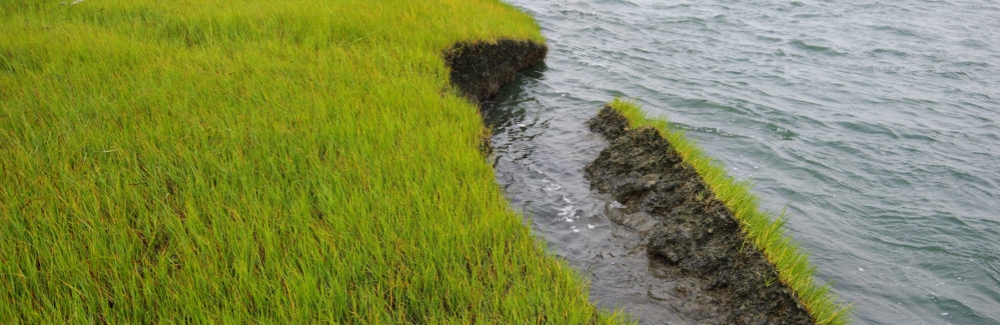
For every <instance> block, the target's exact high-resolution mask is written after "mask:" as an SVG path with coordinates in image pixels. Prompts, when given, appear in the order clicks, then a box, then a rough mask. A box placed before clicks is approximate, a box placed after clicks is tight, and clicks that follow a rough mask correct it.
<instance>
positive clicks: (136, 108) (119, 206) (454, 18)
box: [0, 0, 620, 324]
mask: <svg viewBox="0 0 1000 325" xmlns="http://www.w3.org/2000/svg"><path fill="white" fill-rule="evenodd" d="M0 17H4V18H3V19H0V31H2V32H0V35H2V37H0V170H2V171H3V172H2V173H0V323H2V324H18V323H25V324H39V323H111V324H129V323H240V324H245V323H277V324H302V323H317V322H323V323H358V324H394V323H495V324H514V323H553V324H595V323H601V324H610V323H618V322H620V317H619V316H618V315H614V314H607V313H602V312H599V311H598V310H596V309H595V307H594V306H592V305H591V304H589V303H588V298H587V293H588V290H587V288H586V287H585V285H584V281H582V280H581V278H580V277H579V276H577V275H576V274H575V273H574V272H572V271H571V270H569V269H567V267H566V266H565V265H564V264H563V263H561V262H559V261H557V260H556V259H554V258H552V257H550V256H547V255H546V254H545V253H544V249H543V248H542V247H540V245H539V244H538V243H537V242H536V241H535V238H534V237H533V236H532V235H531V234H530V232H529V230H528V229H527V227H526V226H525V225H524V224H523V223H522V218H521V216H519V215H517V214H515V213H512V212H510V211H509V209H508V206H507V203H506V200H505V199H504V197H503V195H502V194H501V192H500V191H499V189H498V187H497V186H496V184H495V183H494V177H493V172H492V170H491V169H490V167H489V166H488V164H487V163H486V162H485V160H484V159H483V157H482V156H481V154H480V153H479V151H478V150H477V146H478V145H479V144H480V141H481V139H480V135H481V133H482V125H481V121H480V117H479V116H478V114H477V110H476V108H475V107H473V106H472V105H471V104H470V103H468V102H466V101H464V100H462V99H460V98H458V97H457V96H456V95H455V93H454V92H453V90H452V88H451V86H450V85H449V82H448V80H447V75H448V71H447V69H446V68H445V66H444V64H443V59H442V56H441V53H442V52H441V51H442V50H443V49H445V48H447V47H449V46H450V45H452V44H454V43H456V42H458V41H466V40H487V41H489V40H496V39H498V38H501V37H503V38H520V39H530V40H535V41H543V40H542V38H541V36H540V35H539V34H538V26H536V25H535V23H534V22H533V21H532V20H531V19H530V17H527V16H526V15H524V14H522V13H519V12H517V11H516V10H514V9H512V8H511V7H509V6H507V5H503V4H500V3H498V2H497V1H493V0H439V1H409V0H381V1H360V0H359V1H332V2H329V1H327V2H317V1H301V0H298V1H296V0H292V1H251V0H246V1H219V0H208V1H125V0H107V1H84V2H75V3H74V4H72V5H69V4H60V2H59V1H57V0H53V1H20V0H15V1H3V2H0Z"/></svg>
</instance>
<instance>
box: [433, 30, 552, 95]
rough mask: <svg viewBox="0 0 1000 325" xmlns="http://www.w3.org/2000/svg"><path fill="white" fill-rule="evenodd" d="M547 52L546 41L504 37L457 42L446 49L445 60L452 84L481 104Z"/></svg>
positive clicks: (542, 58) (537, 61) (542, 57)
mask: <svg viewBox="0 0 1000 325" xmlns="http://www.w3.org/2000/svg"><path fill="white" fill-rule="evenodd" d="M547 53H548V47H546V46H545V45H543V44H539V43H535V42H532V41H526V40H510V39H503V40H499V41H496V42H463V43H458V44H455V45H454V46H452V47H451V48H449V49H447V50H445V51H444V59H445V64H447V65H448V66H449V67H450V68H451V73H450V76H449V77H450V78H451V83H452V84H453V85H455V86H456V87H458V89H459V91H461V93H462V95H463V96H465V97H466V98H468V99H469V100H471V101H473V102H476V103H478V102H481V101H483V100H486V99H488V98H490V97H493V96H494V95H496V94H497V92H499V91H500V87H501V86H503V85H505V84H507V83H508V82H511V81H512V80H514V76H515V75H516V74H517V71H519V70H521V69H524V68H527V67H530V66H532V65H535V64H538V63H541V62H542V60H544V59H545V55H546V54H547Z"/></svg>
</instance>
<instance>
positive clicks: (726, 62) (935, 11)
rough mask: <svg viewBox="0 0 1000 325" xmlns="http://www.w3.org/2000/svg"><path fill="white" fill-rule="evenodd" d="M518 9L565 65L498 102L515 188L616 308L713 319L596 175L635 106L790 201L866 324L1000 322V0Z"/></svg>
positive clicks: (534, 73) (781, 201) (764, 192)
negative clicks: (618, 121) (621, 215)
mask: <svg viewBox="0 0 1000 325" xmlns="http://www.w3.org/2000/svg"><path fill="white" fill-rule="evenodd" d="M509 2H510V3H511V4H513V5H515V6H517V7H519V8H521V9H522V10H524V11H526V12H528V13H529V14H531V15H533V16H534V17H535V19H536V20H537V21H538V22H539V24H540V25H541V26H542V29H543V33H544V35H545V36H546V37H547V39H548V44H549V46H550V52H549V56H548V58H547V60H546V63H545V65H544V66H541V67H537V68H535V69H534V70H531V71H527V72H525V73H523V74H522V75H520V76H519V77H518V79H517V81H516V85H515V86H513V87H508V88H507V89H506V90H505V92H504V93H502V94H501V95H500V96H499V97H498V98H497V100H496V102H494V103H492V104H490V105H488V107H487V108H486V111H485V114H484V115H485V117H486V119H487V121H488V123H489V124H490V125H491V126H492V127H493V129H494V137H493V141H494V146H495V148H496V149H495V152H496V159H497V160H496V162H495V166H496V173H497V180H498V182H499V183H500V184H501V185H502V186H503V187H504V188H505V189H506V191H507V195H508V197H509V198H510V200H511V202H512V203H513V206H514V207H516V208H517V209H521V210H522V211H523V212H524V213H525V214H526V215H527V216H528V217H529V218H530V223H531V224H532V226H533V228H534V230H535V232H536V233H537V234H538V235H539V236H540V237H542V238H544V239H545V241H546V242H548V245H549V248H550V250H551V251H552V252H553V253H554V254H556V255H558V256H560V257H562V258H565V259H566V260H567V261H569V263H570V264H572V265H573V266H575V267H577V268H578V269H580V270H581V272H582V273H583V274H584V275H585V276H586V277H587V278H588V279H589V280H590V281H591V282H592V297H593V299H594V300H595V301H596V302H598V303H599V304H600V305H602V306H605V307H608V308H622V309H623V310H625V311H626V312H628V313H629V314H631V315H633V316H634V317H636V318H637V319H638V320H639V321H640V323H643V324H665V323H670V324H686V323H695V322H694V321H693V320H691V319H688V318H686V316H683V314H684V311H685V310H686V309H685V308H688V307H689V306H687V307H686V306H684V305H683V302H682V301H679V300H677V299H676V297H672V296H671V293H670V290H671V288H672V287H671V285H672V284H670V283H669V282H668V281H666V280H664V279H659V278H657V277H656V266H655V265H651V264H650V263H649V262H648V261H647V260H646V258H645V252H644V251H642V249H641V247H637V245H636V244H637V242H638V240H637V236H636V235H635V234H634V233H632V232H630V231H629V230H628V229H625V228H624V227H620V226H618V225H616V224H614V223H612V222H610V221H608V218H607V214H608V213H614V212H615V211H616V209H617V208H616V205H615V204H614V203H613V202H609V201H608V200H609V199H608V197H606V196H603V195H600V194H597V193H593V192H591V191H590V190H589V185H588V184H587V181H586V180H585V179H584V178H583V176H582V171H581V168H582V167H583V166H584V165H585V164H587V163H588V162H590V161H591V160H593V159H594V158H595V157H596V155H597V154H598V153H599V152H600V150H601V149H603V148H604V146H606V145H607V144H606V142H604V140H602V139H601V138H600V137H599V136H597V135H595V134H591V133H590V132H589V131H588V130H586V128H585V126H583V123H584V121H586V120H587V119H589V118H590V117H592V116H594V115H595V114H596V112H597V110H598V109H599V108H600V106H601V105H602V104H603V103H604V102H607V101H609V100H610V99H612V98H613V97H615V96H622V97H625V98H634V99H636V100H637V101H638V102H639V103H640V104H642V105H644V109H645V111H646V112H647V113H648V114H650V115H653V116H664V117H667V118H669V119H670V120H671V121H672V123H673V125H674V127H676V128H680V129H683V130H685V131H686V133H687V135H688V137H690V138H692V139H693V140H695V141H696V142H697V143H699V145H700V146H701V147H702V148H703V149H704V150H705V152H706V153H707V154H708V155H709V156H712V157H714V158H716V159H718V160H719V161H721V162H723V163H724V164H725V165H726V166H727V168H728V169H729V170H730V174H731V175H732V176H734V177H736V178H738V179H749V178H752V179H753V183H754V193H755V194H757V196H759V197H760V199H761V205H762V207H763V208H764V209H766V210H770V211H779V210H781V209H782V208H783V207H785V206H787V209H788V212H789V216H788V217H789V222H788V230H789V233H790V235H791V236H793V237H794V238H795V240H797V241H798V242H800V243H801V246H802V247H803V248H804V249H805V250H806V251H808V252H811V253H812V259H811V260H812V262H813V264H814V265H815V266H816V267H817V269H818V270H817V277H818V278H819V279H821V280H823V281H833V282H834V283H835V284H834V291H835V292H836V293H837V294H839V295H840V296H841V298H842V300H844V301H846V302H850V303H853V304H854V306H855V312H854V317H855V319H856V323H858V324H1000V126H998V123H1000V2H998V1H996V0H979V1H958V0H942V1H930V0H897V1H859V0H846V1H820V0H806V1H762V0H752V1H735V0H728V1H727V0H706V1H662V0H632V1H626V0H596V1H576V0H553V1H534V0H532V1H528V0H510V1H509Z"/></svg>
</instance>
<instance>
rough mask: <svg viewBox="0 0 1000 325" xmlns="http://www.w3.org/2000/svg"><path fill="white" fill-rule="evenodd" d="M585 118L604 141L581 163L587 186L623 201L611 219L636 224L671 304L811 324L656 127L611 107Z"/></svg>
mask: <svg viewBox="0 0 1000 325" xmlns="http://www.w3.org/2000/svg"><path fill="white" fill-rule="evenodd" d="M588 125H589V126H590V129H591V130H592V131H594V132H597V133H600V134H602V135H604V136H605V137H606V138H607V139H608V140H609V141H610V142H611V144H610V146H609V147H608V148H607V149H605V150H604V151H602V152H601V153H600V156H599V157H598V158H597V159H596V160H595V161H594V162H592V163H590V164H589V165H587V166H586V167H585V169H584V172H585V174H586V176H587V178H588V179H589V180H590V182H591V187H592V188H593V189H595V190H597V191H599V192H602V193H609V194H610V195H611V196H613V197H614V199H615V200H617V201H618V202H619V203H621V204H624V205H625V208H624V212H623V213H620V214H619V215H617V216H610V215H609V217H612V219H613V220H614V221H616V222H618V223H620V224H622V225H625V226H629V225H641V226H638V227H635V228H634V230H635V231H637V232H639V233H641V234H642V236H643V238H644V239H643V245H644V246H645V248H646V251H647V254H648V256H649V258H650V263H651V268H650V269H651V270H654V271H655V273H656V275H657V276H658V277H660V278H663V279H664V281H671V282H673V283H676V284H677V285H676V286H674V287H673V288H674V289H673V291H674V292H666V293H661V294H663V295H668V296H670V297H671V299H673V298H679V300H678V301H682V303H680V305H679V306H674V307H675V308H676V309H677V310H678V311H680V312H681V313H683V314H685V316H688V317H690V318H691V319H694V320H696V321H698V322H699V323H702V324H813V322H812V320H811V318H810V316H809V314H808V313H807V312H806V310H805V308H803V307H802V305H801V304H800V303H799V302H798V299H797V298H796V296H795V294H794V293H793V292H792V291H791V289H789V288H788V287H787V286H786V285H785V284H784V283H782V282H781V281H778V280H777V278H778V277H777V272H776V270H775V268H774V266H773V265H772V264H771V263H770V262H768V261H767V259H766V258H765V257H764V256H763V254H762V253H761V252H760V251H759V250H757V249H756V248H755V247H754V245H753V244H751V243H747V242H746V241H745V240H744V235H743V233H742V231H741V230H740V227H739V224H738V222H737V221H736V219H735V218H734V217H733V215H732V213H731V212H730V211H729V209H728V208H726V207H725V205H724V204H723V203H722V202H721V201H719V200H718V199H717V198H715V196H714V194H713V193H712V191H711V190H710V189H708V188H707V187H706V185H705V183H704V182H703V181H702V179H701V177H700V176H699V175H698V174H697V172H695V170H694V169H693V168H691V167H690V166H688V165H686V164H685V163H684V162H683V160H682V159H681V158H680V156H679V155H678V154H677V152H676V151H675V150H674V148H673V147H672V146H671V145H670V143H669V142H667V141H666V140H665V139H663V137H661V136H660V134H659V133H658V132H657V130H656V129H653V128H650V127H639V128H634V129H632V128H630V127H629V123H628V121H627V120H626V119H625V118H624V117H623V116H621V115H620V114H619V113H618V112H617V111H616V110H614V109H613V108H611V107H605V108H604V109H603V110H601V112H600V113H599V114H598V116H597V117H595V118H594V119H592V120H590V122H589V123H588ZM653 266H655V267H653ZM650 297H651V298H653V299H657V297H656V295H654V294H653V293H650Z"/></svg>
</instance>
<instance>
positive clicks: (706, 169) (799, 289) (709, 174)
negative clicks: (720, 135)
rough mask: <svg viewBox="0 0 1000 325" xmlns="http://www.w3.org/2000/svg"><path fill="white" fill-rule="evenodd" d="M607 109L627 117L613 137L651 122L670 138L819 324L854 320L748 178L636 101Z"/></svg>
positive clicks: (616, 102) (616, 103) (617, 101)
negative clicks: (769, 212)
mask: <svg viewBox="0 0 1000 325" xmlns="http://www.w3.org/2000/svg"><path fill="white" fill-rule="evenodd" d="M607 110H610V111H611V112H614V113H617V115H620V116H621V117H623V119H622V120H621V121H620V122H618V123H619V124H621V128H623V129H622V130H621V131H614V130H615V129H617V128H618V127H609V128H606V129H610V131H608V130H603V131H602V132H603V133H605V134H610V138H616V137H621V136H623V135H624V134H625V130H631V129H639V128H643V127H647V128H652V129H653V130H655V131H656V133H657V134H658V135H659V136H660V137H661V138H663V139H666V142H668V143H669V146H670V147H671V148H672V149H674V150H676V152H677V155H678V157H679V159H681V160H683V162H684V164H685V165H686V166H688V168H691V169H693V170H694V171H695V172H696V173H697V175H698V176H699V178H700V180H701V182H702V183H703V184H704V186H707V188H708V189H709V190H710V194H711V195H713V196H715V197H716V198H717V199H718V200H719V201H721V203H722V204H724V205H725V208H726V210H728V211H727V212H729V213H730V215H731V216H732V217H733V218H734V220H735V221H736V222H737V223H738V225H739V229H740V230H742V234H743V235H745V240H744V242H745V243H749V244H751V245H752V246H753V247H755V248H757V249H756V250H757V251H759V252H762V253H763V255H764V256H765V257H766V258H767V260H768V261H769V262H770V264H771V265H773V267H774V269H775V270H776V272H777V274H778V280H780V282H781V283H783V284H786V285H787V286H788V287H790V288H791V290H792V291H793V292H794V295H795V297H796V298H797V299H798V301H799V302H800V303H801V305H803V306H804V307H805V308H806V309H807V310H808V312H809V315H810V316H811V318H812V320H813V321H814V322H815V323H816V324H838V325H839V324H849V323H851V317H850V310H851V306H850V305H845V304H844V303H841V302H838V301H837V299H838V298H837V297H836V295H834V294H833V293H832V292H831V291H830V284H829V283H824V284H820V283H818V282H817V281H816V280H815V279H814V278H813V273H814V270H815V268H814V267H813V266H811V264H810V263H809V261H808V255H807V254H804V253H803V252H801V250H800V249H799V248H798V246H797V244H796V243H795V242H794V241H792V240H791V238H790V237H788V236H787V235H786V234H785V233H784V218H783V217H782V216H778V217H777V218H772V217H770V216H769V215H767V214H766V213H764V212H762V211H761V210H760V209H759V208H758V206H757V198H756V197H755V196H753V195H752V194H750V190H749V187H748V186H747V184H746V183H743V182H738V181H736V180H734V179H733V178H732V177H730V176H729V175H728V174H727V173H726V172H725V168H724V167H723V166H722V164H721V163H719V162H717V161H714V160H712V159H711V158H710V157H708V156H706V155H705V154H703V153H702V151H701V150H700V149H699V148H698V147H697V146H696V145H695V144H694V143H693V142H691V141H690V140H688V139H687V138H685V136H684V134H683V133H682V132H680V131H676V130H673V129H671V128H670V127H669V125H668V123H667V122H666V121H665V120H662V119H649V118H647V117H646V116H645V115H644V114H643V112H642V110H641V107H639V106H638V105H637V104H635V103H634V102H629V101H624V100H621V99H617V98H616V99H615V100H614V101H612V102H611V103H609V104H608V105H607Z"/></svg>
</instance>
